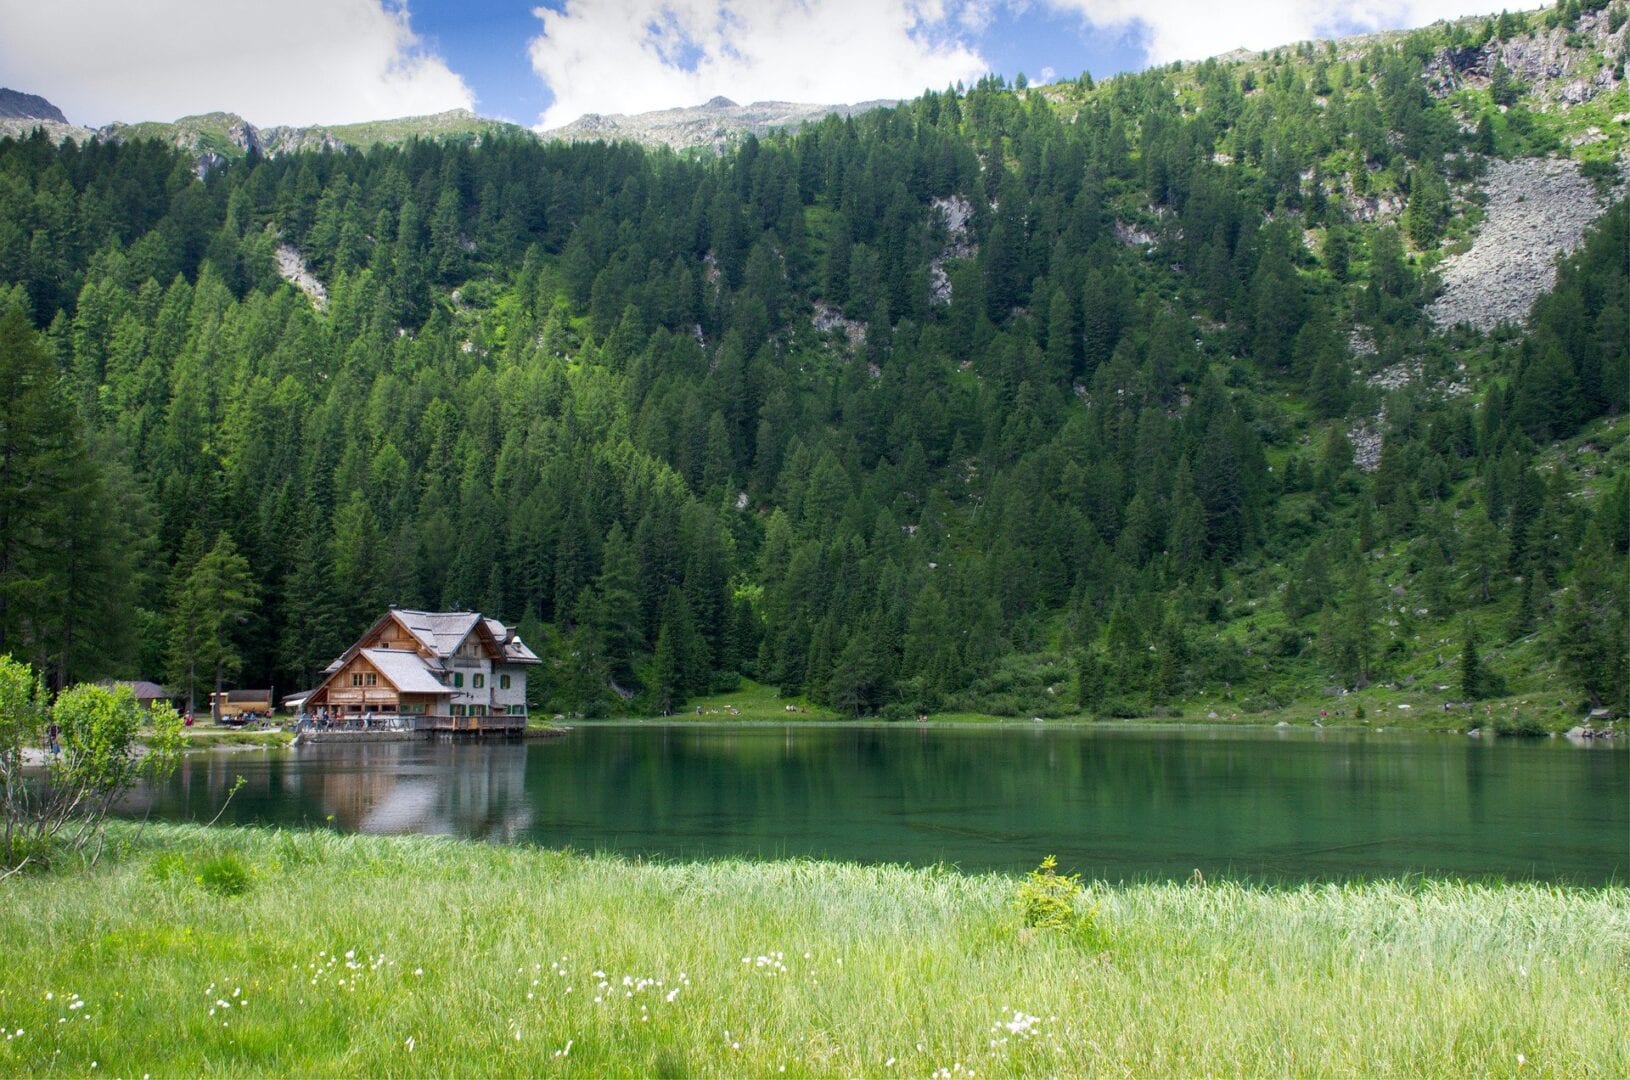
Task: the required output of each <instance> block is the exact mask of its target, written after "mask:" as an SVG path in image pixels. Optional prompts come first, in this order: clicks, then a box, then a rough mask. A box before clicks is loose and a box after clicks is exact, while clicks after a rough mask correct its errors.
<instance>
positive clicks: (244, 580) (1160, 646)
mask: <svg viewBox="0 0 1630 1080" xmlns="http://www.w3.org/2000/svg"><path fill="white" fill-rule="evenodd" d="M1626 21H1627V20H1626V4H1625V2H1624V0H1615V2H1614V3H1612V4H1609V5H1605V6H1604V5H1601V4H1599V3H1586V4H1585V5H1584V6H1583V7H1581V5H1580V4H1579V3H1578V2H1577V0H1568V2H1567V3H1566V4H1564V5H1562V6H1559V7H1558V8H1556V9H1554V10H1550V11H1546V12H1541V13H1532V14H1529V15H1522V16H1513V15H1502V16H1500V17H1499V18H1497V19H1487V20H1466V21H1463V22H1460V23H1456V24H1452V25H1447V24H1445V25H1438V26H1434V27H1432V28H1429V29H1427V30H1424V31H1420V32H1416V33H1413V34H1407V35H1390V36H1385V37H1380V38H1375V39H1366V40H1360V41H1348V42H1341V43H1313V44H1306V45H1302V46H1295V47H1290V48H1286V49H1281V50H1277V51H1275V52H1273V53H1269V54H1265V55H1262V56H1249V57H1239V58H1231V59H1224V60H1211V61H1206V62H1204V63H1202V64H1198V65H1181V66H1178V65H1174V66H1172V67H1170V68H1165V69H1159V70H1153V71H1149V72H1144V73H1141V74H1137V75H1128V76H1122V77H1118V78H1115V79H1111V80H1105V81H1102V82H1098V83H1094V82H1093V81H1092V80H1091V79H1090V77H1087V76H1083V77H1081V78H1080V79H1079V80H1074V81H1072V82H1069V83H1066V84H1062V85H1057V86H1049V87H1045V88H1040V89H1033V88H1026V87H1023V86H1019V87H1015V86H1010V85H1008V84H1006V83H1005V82H1003V81H1002V80H1000V79H996V78H992V79H987V80H984V81H982V82H980V83H978V84H977V85H975V86H973V87H971V88H953V89H949V90H946V91H944V92H932V93H926V94H924V95H923V96H921V97H919V98H917V99H916V100H914V101H911V102H907V103H904V104H902V105H900V106H899V107H897V108H892V109H885V110H879V111H876V112H872V113H868V114H864V115H861V116H857V117H852V118H849V119H845V120H840V119H837V118H835V117H834V118H830V119H828V120H826V121H825V122H823V123H820V124H816V125H811V126H807V127H805V128H803V129H802V130H801V131H799V132H797V133H788V134H781V135H777V136H774V137H771V138H767V139H764V140H759V139H754V138H747V139H745V140H743V142H742V144H741V145H740V146H739V147H738V148H736V149H735V150H733V151H732V152H731V153H729V154H727V155H725V156H723V157H720V158H716V159H715V158H705V157H697V156H689V155H687V156H680V155H676V154H673V153H671V152H667V151H656V152H650V151H645V150H642V149H639V148H638V147H634V146H628V145H618V146H606V145H602V144H577V145H570V146H567V145H560V144H553V145H540V144H539V143H538V142H537V140H536V139H534V138H533V137H531V136H530V134H522V133H518V132H510V131H508V130H506V129H504V128H502V127H482V126H480V125H483V124H486V123H487V122H485V121H479V120H478V119H476V118H473V117H466V118H463V119H459V118H454V119H451V120H448V122H447V125H446V126H445V127H444V128H443V129H442V130H440V131H426V130H425V129H423V128H422V127H420V126H419V125H420V121H403V122H401V125H406V126H392V125H366V126H359V127H358V128H355V129H352V128H336V129H332V133H333V134H334V135H335V136H336V137H338V138H340V139H341V140H342V141H344V142H347V143H355V144H361V143H364V142H390V141H392V140H394V139H396V138H398V137H400V136H401V135H402V133H404V132H406V133H410V134H446V135H452V136H458V137H454V138H422V139H414V140H411V141H408V142H404V143H401V144H399V145H376V146H374V147H373V148H372V149H369V150H367V151H366V152H354V153H353V152H343V153H342V152H333V151H321V150H308V151H298V152H288V153H280V154H276V155H271V156H264V157H262V156H255V157H250V158H243V157H238V156H235V155H232V154H228V153H227V152H226V151H224V150H214V147H213V144H211V146H207V147H205V148H206V149H212V150H214V152H217V153H220V154H221V155H222V156H223V157H229V158H231V160H229V161H228V162H227V163H226V164H224V165H223V166H221V167H219V168H215V169H211V170H209V171H207V174H206V175H205V176H204V177H203V178H202V179H200V178H199V176H198V175H197V173H196V172H195V163H194V161H193V158H192V156H191V154H190V153H189V152H187V151H177V150H175V149H174V148H173V146H172V145H171V144H172V143H173V142H174V140H173V139H171V138H170V137H169V136H168V135H167V134H166V133H163V132H158V131H155V132H153V133H152V134H154V135H156V136H159V140H158V141H154V140H150V139H146V138H142V137H138V136H139V135H141V134H144V133H145V132H138V131H137V129H129V130H128V131H127V132H126V135H125V141H124V142H122V143H119V144H94V145H91V146H88V147H83V148H82V147H78V146H75V145H72V144H67V145H64V146H62V147H52V146H50V145H49V144H48V143H47V142H45V141H44V140H40V139H33V140H27V141H23V142H12V141H3V142H0V310H3V311H5V312H6V313H7V314H6V316H5V318H4V321H3V322H0V365H3V366H4V368H5V371H4V377H3V378H0V388H4V389H0V420H3V421H4V423H3V425H0V430H3V431H4V432H5V435H4V438H5V439H7V440H10V441H9V442H8V443H7V445H6V446H5V447H3V449H4V451H5V455H6V457H5V460H6V462H7V465H6V467H5V468H4V469H0V506H4V507H6V509H5V510H4V511H3V512H0V652H12V653H15V654H17V655H19V656H21V657H24V658H26V659H29V660H30V661H33V662H35V663H36V664H37V665H39V666H40V667H41V668H42V669H43V670H45V671H48V672H49V673H50V675H51V678H52V679H53V680H54V681H58V682H65V681H71V680H78V679H84V678H93V677H99V676H103V675H141V676H144V677H157V676H163V677H166V678H168V679H170V680H172V682H174V683H176V684H178V685H181V684H185V683H189V682H190V683H192V684H193V685H194V686H195V687H196V688H197V689H199V690H202V689H204V688H205V685H206V684H208V683H211V682H212V681H213V679H214V677H215V674H216V673H217V671H219V673H220V674H221V676H222V678H223V679H224V680H225V681H227V682H228V683H238V684H241V685H252V686H264V685H267V684H272V685H275V686H277V687H278V688H279V689H280V690H281V689H283V688H290V689H292V688H295V687H297V686H300V685H304V684H307V683H309V681H310V680H311V679H312V678H313V676H314V674H315V673H316V672H318V671H320V670H321V669H322V667H323V666H324V665H325V664H326V663H327V662H328V661H329V660H330V659H331V658H332V657H333V656H334V655H335V654H336V653H337V652H338V651H339V650H340V649H341V648H343V647H344V646H345V645H346V644H348V643H349V642H350V641H351V640H352V639H353V638H354V636H355V635H356V634H357V633H358V632H359V631H360V630H361V629H362V628H364V627H365V626H366V625H367V624H368V623H369V622H371V621H372V620H373V619H374V618H375V617H377V614H378V613H379V612H380V611H381V610H383V608H384V607H385V606H386V605H387V604H390V603H397V604H400V605H403V606H411V607H421V608H450V609H451V608H477V609H479V610H482V611H484V612H485V613H487V614H488V615H492V616H495V617H499V618H502V619H504V620H506V621H508V622H511V623H518V624H520V627H521V630H522V634H523V636H524V637H525V638H526V639H527V640H528V641H529V642H532V643H535V645H536V647H537V648H538V651H539V652H540V654H541V655H543V656H544V659H545V664H544V666H543V668H542V669H541V672H540V675H539V676H538V677H535V678H534V679H533V680H531V682H530V683H529V692H530V693H532V694H533V697H534V701H533V705H534V707H535V708H536V709H538V710H546V711H549V712H563V713H573V712H578V713H585V714H589V715H602V714H605V713H607V712H624V711H628V712H636V713H642V714H650V713H655V712H660V711H665V710H669V709H674V708H678V707H681V706H682V705H683V704H684V703H685V702H687V701H688V700H692V699H698V698H702V697H704V696H706V695H709V694H712V693H716V692H720V691H726V690H729V689H732V688H733V687H735V686H736V685H737V684H738V682H739V681H740V680H741V679H742V678H744V677H745V678H749V679H751V680H753V681H754V682H756V683H759V684H763V685H766V686H773V687H777V688H779V689H780V690H781V691H782V692H783V693H785V694H787V695H789V696H793V695H797V696H800V697H801V698H803V699H807V700H808V701H809V702H811V703H813V704H814V705H816V706H819V707H822V708H826V709H830V710H833V711H835V712H837V713H843V714H851V715H853V714H872V713H880V714H882V715H884V716H887V717H891V718H894V717H909V716H912V715H915V714H918V713H921V712H925V711H926V712H973V713H982V714H995V715H1002V716H1026V717H1028V716H1064V715H1070V714H1075V713H1080V712H1085V713H1089V714H1095V715H1104V716H1136V715H1182V716H1184V717H1187V718H1190V719H1209V718H1212V715H1213V714H1215V716H1216V718H1218V719H1228V718H1251V717H1262V718H1268V719H1272V718H1275V717H1279V716H1307V715H1310V714H1311V712H1312V711H1313V710H1315V709H1317V708H1320V707H1323V708H1326V709H1327V710H1328V711H1330V712H1331V713H1332V714H1333V715H1334V716H1336V717H1338V718H1340V719H1345V720H1347V721H1349V722H1352V721H1356V720H1357V719H1358V718H1359V714H1358V710H1359V709H1360V708H1367V709H1368V710H1369V714H1370V715H1372V716H1378V715H1380V714H1379V713H1378V712H1377V710H1380V709H1383V708H1384V709H1387V710H1390V711H1389V712H1388V714H1387V715H1388V717H1389V721H1390V719H1391V716H1392V714H1393V713H1401V712H1403V711H1408V712H1412V713H1413V712H1417V711H1418V712H1425V711H1426V710H1440V706H1441V705H1442V704H1443V703H1445V702H1455V703H1457V705H1459V706H1466V705H1467V704H1468V703H1472V704H1471V711H1468V710H1467V709H1466V708H1464V707H1461V708H1457V710H1456V711H1455V712H1454V713H1453V715H1452V717H1446V718H1445V719H1444V721H1443V722H1444V723H1445V725H1446V726H1455V727H1464V726H1467V725H1469V724H1473V723H1482V724H1493V725H1495V726H1500V727H1505V728H1508V729H1512V728H1523V727H1528V726H1534V725H1538V726H1545V725H1567V724H1571V723H1573V722H1574V721H1575V718H1577V717H1578V716H1579V715H1581V714H1582V712H1583V711H1584V710H1586V709H1588V708H1591V707H1608V708H1609V709H1612V710H1619V711H1622V710H1624V709H1625V708H1626V705H1627V695H1630V689H1627V686H1630V675H1627V672H1626V659H1625V657H1626V649H1625V644H1626V640H1627V621H1626V620H1627V613H1626V604H1627V599H1626V589H1625V587H1624V585H1625V582H1626V575H1627V572H1630V564H1627V550H1630V462H1627V460H1626V457H1627V455H1630V450H1627V448H1626V445H1627V444H1626V439H1625V434H1626V431H1627V420H1626V415H1625V414H1626V409H1627V405H1630V402H1627V394H1630V351H1627V350H1630V344H1627V342H1630V316H1627V313H1630V278H1627V271H1626V260H1625V251H1626V250H1627V244H1630V236H1627V230H1630V208H1627V204H1626V203H1625V202H1624V201H1623V196H1622V193H1623V187H1622V175H1621V172H1620V168H1621V164H1622V160H1623V159H1622V151H1623V149H1624V146H1625V142H1626V139H1627V137H1630V99H1627V91H1626V84H1625V81H1624V61H1625V56H1626V52H1625V48H1626V46H1625V41H1626V25H1625V24H1626ZM1542 54H1543V55H1545V56H1549V57H1552V58H1555V57H1557V56H1561V57H1562V60H1560V61H1556V62H1554V63H1552V62H1551V61H1547V63H1548V64H1550V66H1549V67H1545V68H1544V70H1543V71H1542V70H1540V69H1539V68H1533V70H1530V67H1531V66H1532V64H1531V61H1532V59H1533V57H1535V56H1538V55H1542ZM1525 65H1529V66H1525ZM1553 67H1554V68H1556V71H1555V72H1553V71H1552V68H1553ZM1576 99H1577V100H1576ZM206 119H207V118H206ZM216 126H219V125H216ZM206 128H207V129H208V130H209V131H211V132H213V131H215V127H211V126H210V125H208V124H203V123H200V124H199V130H200V132H203V131H205V129H206ZM224 130H225V129H224V128H222V131H224ZM470 134H480V135H481V138H480V139H479V140H476V139H471V138H467V137H464V136H467V135H470ZM203 137H204V136H203V135H201V136H200V138H203ZM208 137H209V138H215V137H216V136H215V135H209V136H208ZM221 137H223V138H224V135H223V136H221ZM199 145H200V146H203V143H200V144H199ZM1546 170H1552V171H1551V172H1547V171H1546ZM1525 184H1526V185H1529V186H1528V187H1524V186H1523V185H1525ZM1570 185H1571V186H1570ZM1529 191H1532V192H1534V195H1533V198H1534V199H1549V200H1552V202H1547V203H1545V204H1544V205H1537V204H1535V203H1533V202H1531V201H1529V200H1530V197H1529V194H1528V192H1529ZM1605 204H1612V208H1611V209H1609V210H1607V211H1606V212H1605V213H1602V212H1601V210H1602V206H1603V205H1605ZM1513 214H1517V215H1522V214H1533V215H1534V217H1535V218H1536V220H1537V226H1536V227H1538V228H1540V230H1541V232H1543V233H1544V234H1545V235H1546V236H1553V234H1554V241H1555V244H1556V246H1558V247H1559V248H1565V247H1567V246H1569V244H1570V243H1571V242H1572V237H1571V235H1565V232H1566V230H1565V228H1564V226H1565V225H1566V224H1567V223H1568V222H1573V223H1574V224H1575V225H1577V226H1578V228H1580V229H1583V228H1584V223H1585V222H1587V221H1590V220H1591V219H1593V218H1594V219H1595V221H1594V224H1592V225H1591V226H1590V229H1589V231H1588V234H1587V235H1585V236H1584V237H1583V241H1582V244H1581V245H1580V246H1579V248H1578V250H1577V251H1575V252H1574V254H1572V255H1571V256H1569V257H1567V258H1566V259H1565V260H1564V261H1563V262H1562V264H1561V269H1560V272H1559V275H1558V276H1557V277H1556V279H1555V282H1554V288H1553V289H1550V291H1543V288H1542V286H1546V285H1549V284H1550V277H1549V272H1548V270H1547V269H1546V266H1547V265H1548V264H1547V261H1546V260H1547V258H1548V250H1549V249H1540V250H1538V251H1537V252H1536V249H1535V247H1534V245H1533V244H1529V246H1528V247H1527V248H1525V249H1524V258H1523V259H1522V260H1512V259H1500V258H1496V259H1493V260H1488V259H1485V261H1492V262H1493V263H1494V264H1495V265H1493V266H1492V267H1491V268H1489V269H1488V270H1487V272H1483V271H1478V272H1477V273H1473V272H1471V271H1468V270H1467V269H1466V267H1467V266H1468V265H1470V266H1473V267H1474V268H1475V265H1476V259H1475V258H1474V257H1475V256H1477V254H1478V252H1479V250H1480V249H1479V247H1478V245H1479V244H1483V245H1484V247H1483V248H1482V249H1481V250H1482V251H1484V252H1485V253H1486V252H1487V251H1488V250H1489V248H1488V245H1490V244H1494V243H1496V242H1497V238H1498V237H1499V236H1502V235H1507V234H1509V233H1510V232H1511V229H1510V222H1509V220H1508V218H1509V217H1510V215H1513ZM1598 214H1600V216H1599V217H1598ZM1502 230H1504V232H1502ZM279 244H284V245H289V246H292V247H293V248H294V249H296V251H298V252H299V253H300V254H301V255H303V257H304V259H305V262H306V264H307V265H308V266H309V267H310V269H311V271H312V272H314V273H315V275H316V276H317V278H318V279H320V281H321V282H322V283H323V285H324V286H326V289H327V296H328V302H327V304H326V306H325V307H324V308H323V309H322V310H316V309H314V308H313V306H312V303H311V302H310V301H309V300H308V299H307V296H306V295H305V294H304V293H302V292H300V291H297V290H296V289H294V288H291V287H289V286H288V285H287V284H286V283H285V282H284V281H283V279H282V278H281V277H280V276H279V269H278V267H279V262H278V259H277V254H276V253H277V248H278V245H279ZM1467 260H1469V261H1467ZM1514 261H1520V262H1521V264H1522V265H1521V267H1519V269H1521V270H1522V273H1523V274H1526V275H1527V276H1526V277H1522V278H1520V279H1509V280H1508V278H1505V277H1501V276H1500V275H1501V274H1503V273H1506V271H1507V270H1508V269H1509V267H1508V266H1507V265H1505V264H1509V263H1512V262H1514ZM1524 268H1526V269H1524ZM1479 274H1481V276H1479ZM1536 274H1537V275H1540V276H1541V277H1542V278H1543V279H1544V280H1543V281H1540V282H1539V284H1537V285H1536V284H1535V282H1536V280H1537V279H1536V278H1535V276H1534V275H1536ZM1525 290H1526V291H1525ZM1440 292H1441V293H1442V294H1443V296H1442V297H1439V293H1440ZM1451 296H1452V297H1453V299H1454V300H1455V304H1456V305H1457V306H1454V307H1443V306H1439V307H1436V308H1431V311H1436V312H1443V311H1457V312H1458V311H1472V312H1474V313H1476V317H1473V318H1468V319H1466V320H1465V321H1463V322H1461V323H1460V325H1456V326H1452V327H1442V326H1440V325H1438V323H1437V322H1436V321H1434V318H1433V317H1432V315H1431V314H1430V313H1429V305H1432V304H1433V303H1434V300H1435V299H1436V302H1437V303H1438V304H1439V305H1443V304H1444V303H1445V302H1446V300H1447V299H1448V298H1450V297H1451ZM1519 296H1520V297H1522V298H1523V299H1522V300H1521V302H1520V303H1519V302H1517V301H1514V300H1512V299H1511V298H1512V297H1519ZM1535 296H1537V299H1535V298H1534V297H1535ZM1530 301H1532V309H1531V311H1530V310H1528V308H1529V303H1530ZM1479 326H1482V327H1483V329H1478V328H1477V327H1479ZM619 691H621V692H620V693H619ZM630 693H631V694H632V697H629V696H627V695H628V694H630ZM1355 694H1356V696H1355ZM1479 702H1480V703H1481V704H1477V703H1479ZM1399 705H1408V706H1410V709H1409V710H1399V709H1398V708H1397V706H1399ZM1440 711H1441V710H1440Z"/></svg>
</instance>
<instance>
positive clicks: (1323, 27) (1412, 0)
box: [1045, 0, 1521, 64]
mask: <svg viewBox="0 0 1630 1080" xmlns="http://www.w3.org/2000/svg"><path fill="white" fill-rule="evenodd" d="M1045 2H1046V3H1047V4H1048V5H1050V6H1051V7H1053V8H1054V9H1055V10H1059V11H1065V12H1074V13H1076V14H1079V15H1081V16H1082V17H1083V18H1085V19H1086V20H1087V21H1088V22H1090V23H1092V24H1093V25H1094V26H1097V27H1099V28H1102V29H1110V30H1116V31H1126V30H1141V31H1142V33H1143V36H1144V47H1145V53H1146V58H1147V59H1148V60H1149V62H1150V63H1155V64H1163V63H1166V62H1168V61H1172V60H1199V59H1203V58H1204V57H1207V56H1215V55H1217V54H1218V53H1224V52H1228V51H1229V50H1231V49H1236V48H1240V47H1244V48H1248V49H1269V48H1273V47H1275V46H1279V45H1288V44H1290V43H1292V42H1296V41H1305V40H1308V39H1310V38H1318V37H1327V36H1331V35H1334V34H1351V33H1361V32H1365V31H1370V30H1380V29H1388V28H1398V27H1411V26H1425V25H1426V24H1428V23H1430V22H1433V21H1435V20H1437V19H1445V18H1458V17H1460V16H1463V15H1479V14H1485V13H1487V12H1488V10H1489V9H1491V8H1495V7H1498V6H1499V5H1498V4H1495V3H1492V2H1491V0H1249V2H1247V3H1220V2H1218V0H1045ZM1519 6H1521V5H1519Z"/></svg>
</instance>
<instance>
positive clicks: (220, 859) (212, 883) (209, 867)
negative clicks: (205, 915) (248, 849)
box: [194, 851, 249, 897]
mask: <svg viewBox="0 0 1630 1080" xmlns="http://www.w3.org/2000/svg"><path fill="white" fill-rule="evenodd" d="M194 880H195V881H197V882H198V884H199V886H200V887H201V888H202V889H203V890H204V891H205V892H209V893H214V894H215V895H216V896H222V897H230V896H242V895H243V894H244V893H246V892H248V891H249V867H248V866H247V865H246V864H245V863H244V861H243V860H242V859H240V858H239V857H238V856H237V854H236V853H234V852H231V851H223V852H219V853H217V854H215V855H211V856H209V857H208V858H206V859H205V860H204V861H203V863H202V864H201V865H200V866H199V867H198V874H197V876H196V877H195V878H194Z"/></svg>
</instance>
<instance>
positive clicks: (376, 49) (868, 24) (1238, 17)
mask: <svg viewBox="0 0 1630 1080" xmlns="http://www.w3.org/2000/svg"><path fill="white" fill-rule="evenodd" d="M1495 6H1497V5H1496V4H1495V2H1494V0H1250V2H1237V0H544V2H543V3H542V4H541V5H540V4H539V3H538V0H411V2H409V0H0V27H4V28H5V29H4V33H3V35H0V86H8V87H11V88H12V89H16V90H24V91H27V92H30V93H36V94H42V95H44V96H45V97H47V98H49V99H50V100H51V101H52V102H53V103H54V104H56V105H57V106H58V107H59V108H61V109H62V110H63V112H65V113H66V114H67V116H68V118H69V119H70V120H72V121H74V122H76V123H82V124H89V125H100V124H104V123H107V122H109V121H112V120H130V121H134V120H171V119H175V118H176V117H178V116H184V115H188V114H192V113H201V112H210V111H215V110H223V111H230V112H236V113H239V114H241V115H243V116H245V117H247V118H248V119H249V120H251V121H253V122H254V123H256V124H260V125H263V126H264V125H270V124H314V123H343V122H347V121H356V120H369V119H383V118H387V117H393V116H409V115H416V114H420V113H429V112H439V111H441V110H444V109H451V108H460V107H462V108H469V109H474V110H475V111H477V112H479V113H481V114H483V115H486V116H496V117H502V118H505V119H508V120H513V121H515V122H517V123H522V124H529V125H535V126H541V127H555V126H558V125H560V124H564V123H567V122H569V121H571V120H573V119H576V118H577V117H578V116H581V115H582V114H583V113H585V112H602V113H613V112H638V111H642V110H646V109H659V108H666V107H670V106H674V105H692V104H696V103H698V102H701V101H705V100H707V99H708V98H710V97H713V96H714V95H720V94H722V95H724V96H726V97H729V98H732V99H734V100H736V101H739V102H744V103H745V102H749V101H758V100H769V99H779V100H785V101H806V102H821V103H839V102H854V101H866V100H870V99H874V98H895V97H910V96H913V95H915V94H917V93H919V92H921V91H922V90H924V89H925V88H930V87H932V88H936V89H937V88H943V87H945V86H948V85H950V84H952V83H954V82H956V81H958V80H961V81H963V82H970V81H972V80H974V79H977V78H979V77H980V76H981V75H983V74H985V73H987V72H998V73H1000V74H1002V75H1004V76H1007V77H1008V78H1012V77H1014V76H1015V75H1017V74H1019V73H1020V72H1023V73H1024V74H1026V75H1027V76H1028V77H1029V78H1030V80H1031V81H1032V82H1041V81H1046V80H1049V79H1053V78H1074V77H1075V76H1077V75H1079V74H1080V73H1081V72H1082V71H1091V72H1092V73H1093V74H1094V76H1099V77H1101V76H1104V75H1110V74H1114V73H1116V72H1120V71H1128V70H1135V69H1138V68H1141V67H1145V66H1147V65H1149V64H1157V63H1164V62H1166V61H1170V60H1179V59H1182V60H1189V59H1197V58H1200V57H1204V56H1209V55H1212V54H1214V53H1218V52H1225V51H1227V50H1229V49H1233V48H1236V47H1240V46H1246V47H1251V48H1267V47H1270V46H1273V45H1280V44H1285V43H1288V42H1293V41H1299V40H1302V39H1304V38H1309V37H1316V36H1323V35H1326V34H1332V33H1351V32H1357V31H1361V30H1373V29H1382V28H1395V27H1404V26H1419V25H1423V24H1425V23H1429V22H1431V21H1433V20H1434V19H1438V18H1444V17H1453V16H1458V15H1469V14H1477V13H1480V12H1485V11H1487V10H1489V9H1490V8H1491V7H1495ZM1517 6H1526V5H1522V4H1519V5H1517Z"/></svg>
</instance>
